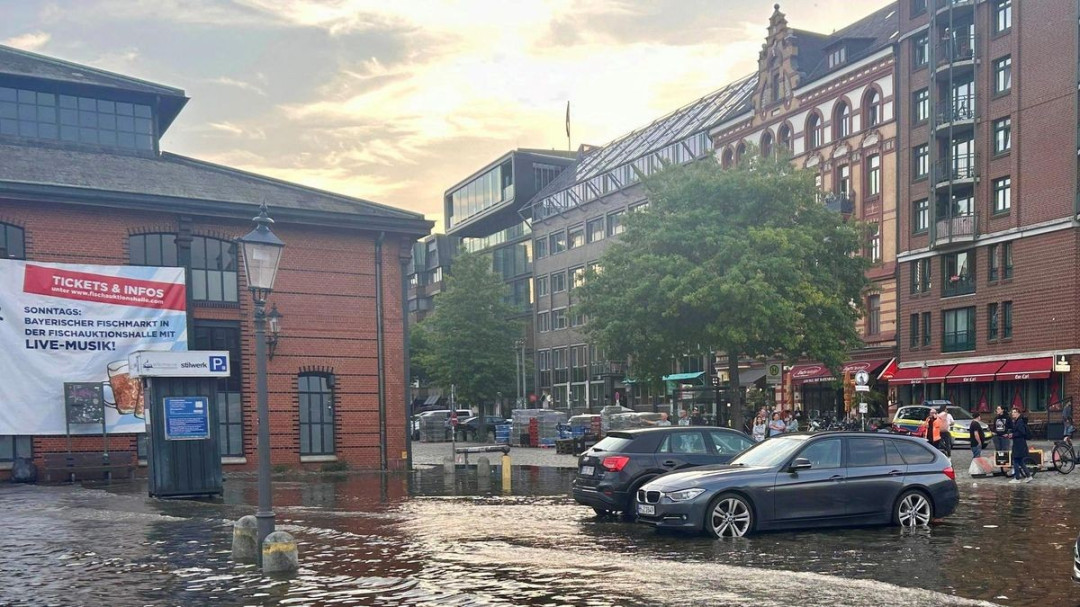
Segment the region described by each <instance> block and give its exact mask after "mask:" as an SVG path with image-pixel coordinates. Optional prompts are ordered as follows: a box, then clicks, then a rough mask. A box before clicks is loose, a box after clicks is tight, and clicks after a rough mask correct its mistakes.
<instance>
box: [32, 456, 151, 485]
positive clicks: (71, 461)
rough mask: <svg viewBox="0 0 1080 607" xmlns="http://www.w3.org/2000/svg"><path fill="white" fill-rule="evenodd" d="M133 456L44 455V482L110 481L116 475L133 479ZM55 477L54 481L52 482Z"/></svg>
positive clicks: (134, 462)
mask: <svg viewBox="0 0 1080 607" xmlns="http://www.w3.org/2000/svg"><path fill="white" fill-rule="evenodd" d="M135 467H136V461H135V454H134V453H130V452H124V451H120V452H116V453H109V454H108V455H106V454H104V453H46V454H45V482H46V483H51V482H67V481H70V482H75V481H77V480H94V481H100V480H111V479H112V478H114V475H115V474H116V473H120V474H122V475H124V476H126V478H129V479H131V478H135ZM54 477H55V480H54Z"/></svg>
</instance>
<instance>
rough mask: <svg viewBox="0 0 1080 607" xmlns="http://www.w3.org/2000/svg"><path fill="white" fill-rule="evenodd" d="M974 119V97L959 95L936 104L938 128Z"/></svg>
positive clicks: (971, 95)
mask: <svg viewBox="0 0 1080 607" xmlns="http://www.w3.org/2000/svg"><path fill="white" fill-rule="evenodd" d="M974 119H975V95H974V94H970V95H960V96H958V97H955V98H953V99H949V100H946V101H942V102H941V103H939V104H938V111H937V123H938V126H942V125H946V124H949V123H950V122H961V121H968V120H974Z"/></svg>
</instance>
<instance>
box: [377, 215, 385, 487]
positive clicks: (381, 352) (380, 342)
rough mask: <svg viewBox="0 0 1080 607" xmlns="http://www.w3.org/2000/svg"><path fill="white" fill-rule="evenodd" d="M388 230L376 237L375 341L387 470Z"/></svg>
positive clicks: (382, 445)
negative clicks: (385, 267)
mask: <svg viewBox="0 0 1080 607" xmlns="http://www.w3.org/2000/svg"><path fill="white" fill-rule="evenodd" d="M385 237H386V232H379V237H378V238H377V239H375V319H376V322H375V331H376V333H375V343H376V359H377V360H378V364H379V469H380V470H382V471H383V472H386V470H387V462H386V353H385V344H384V336H383V239H384V238H385Z"/></svg>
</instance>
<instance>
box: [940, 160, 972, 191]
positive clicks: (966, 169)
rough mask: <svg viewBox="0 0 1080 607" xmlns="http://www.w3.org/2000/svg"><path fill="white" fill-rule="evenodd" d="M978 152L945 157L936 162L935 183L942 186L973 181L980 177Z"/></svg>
mask: <svg viewBox="0 0 1080 607" xmlns="http://www.w3.org/2000/svg"><path fill="white" fill-rule="evenodd" d="M978 162H979V156H978V154H961V155H959V156H955V157H953V158H951V159H950V158H943V159H941V160H938V161H937V162H935V163H934V184H935V187H938V188H941V187H945V186H947V185H949V183H950V182H951V183H953V184H956V183H959V184H965V183H971V184H974V183H975V182H976V181H978V179H979V164H978Z"/></svg>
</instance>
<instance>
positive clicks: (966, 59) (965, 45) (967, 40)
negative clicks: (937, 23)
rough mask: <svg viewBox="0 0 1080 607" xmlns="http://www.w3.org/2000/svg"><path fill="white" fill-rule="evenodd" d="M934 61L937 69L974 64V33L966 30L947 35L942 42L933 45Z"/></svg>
mask: <svg viewBox="0 0 1080 607" xmlns="http://www.w3.org/2000/svg"><path fill="white" fill-rule="evenodd" d="M934 60H935V61H936V62H937V67H939V68H941V67H944V66H950V65H951V66H954V67H960V66H963V65H972V64H974V62H975V32H974V31H973V30H971V29H968V30H967V31H958V32H953V33H952V34H947V37H946V38H945V39H944V40H941V41H939V42H938V43H937V44H936V45H934Z"/></svg>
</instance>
